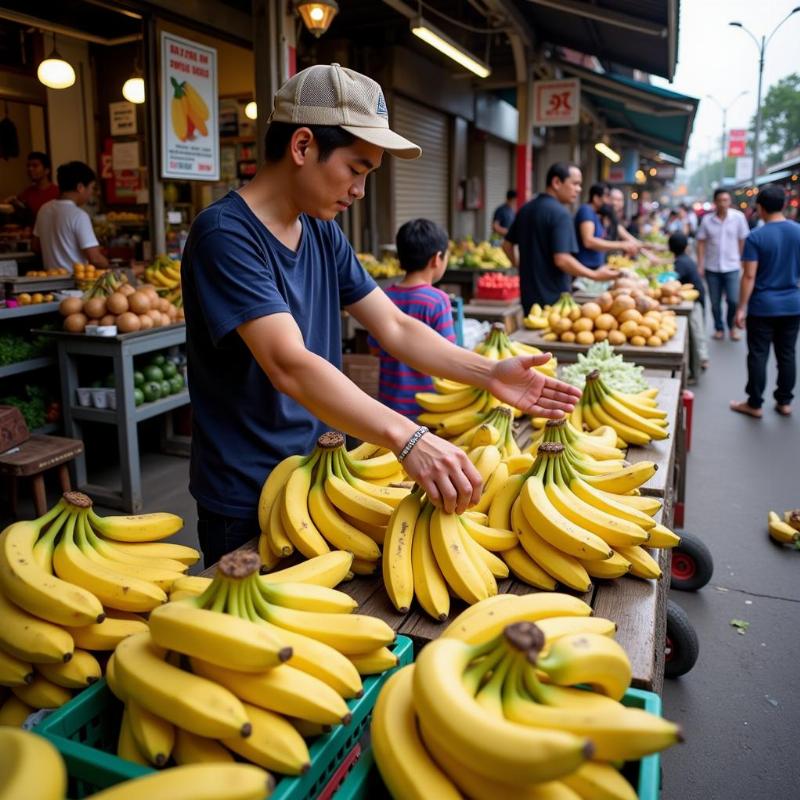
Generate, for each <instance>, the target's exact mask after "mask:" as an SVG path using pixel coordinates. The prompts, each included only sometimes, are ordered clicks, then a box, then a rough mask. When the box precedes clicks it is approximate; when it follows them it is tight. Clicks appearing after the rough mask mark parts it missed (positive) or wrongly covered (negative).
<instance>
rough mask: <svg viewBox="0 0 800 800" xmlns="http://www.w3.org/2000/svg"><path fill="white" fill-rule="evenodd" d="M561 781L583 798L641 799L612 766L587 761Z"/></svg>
mask: <svg viewBox="0 0 800 800" xmlns="http://www.w3.org/2000/svg"><path fill="white" fill-rule="evenodd" d="M561 780H562V781H563V782H564V783H565V784H566V785H567V786H569V787H570V789H573V790H574V791H575V792H577V793H578V794H579V795H580V797H582V798H598V800H637V798H638V797H639V795H638V794H637V793H636V790H635V789H634V788H633V786H631V785H630V784H629V783H628V781H627V780H625V778H624V777H623V776H622V775H621V774H620V772H619V770H618V769H615V768H614V767H612V766H611V765H610V764H601V763H598V762H596V761H587V762H586V763H585V764H581V766H580V767H578V769H576V770H575V772H573V773H572V774H571V775H565V776H564V777H563V778H562V779H561Z"/></svg>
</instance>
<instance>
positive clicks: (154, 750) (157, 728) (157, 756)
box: [125, 699, 175, 767]
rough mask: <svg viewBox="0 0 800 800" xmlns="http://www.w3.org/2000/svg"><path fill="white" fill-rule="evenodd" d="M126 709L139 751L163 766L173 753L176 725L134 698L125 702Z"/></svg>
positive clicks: (155, 763) (156, 764)
mask: <svg viewBox="0 0 800 800" xmlns="http://www.w3.org/2000/svg"><path fill="white" fill-rule="evenodd" d="M125 711H126V713H127V716H128V727H129V729H130V732H131V735H132V736H133V739H134V741H135V742H136V746H137V747H138V749H139V752H140V753H141V754H142V755H143V756H144V758H145V759H146V760H147V761H148V762H149V763H150V764H152V765H153V766H154V767H163V766H164V765H165V764H166V763H167V761H169V759H170V756H171V755H172V748H173V747H174V745H175V727H174V726H173V725H172V724H171V723H170V722H167V720H165V719H162V718H161V717H159V716H157V715H156V714H153V713H152V712H150V711H147V710H146V709H145V708H144V707H143V706H141V705H140V704H139V703H137V702H136V701H135V700H132V699H128V701H127V702H126V703H125Z"/></svg>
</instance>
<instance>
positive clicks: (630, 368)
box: [561, 341, 648, 394]
mask: <svg viewBox="0 0 800 800" xmlns="http://www.w3.org/2000/svg"><path fill="white" fill-rule="evenodd" d="M596 369H597V370H600V376H601V377H602V378H603V382H604V383H605V384H606V385H607V386H608V387H609V388H610V389H614V390H615V391H619V392H627V393H629V394H635V393H636V392H643V391H644V390H645V389H647V388H648V383H647V381H646V380H645V379H644V378H643V377H642V373H643V372H644V367H640V366H637V365H636V364H632V363H631V362H630V361H625V360H624V359H623V358H622V356H621V355H619V354H616V353H615V352H614V348H613V347H612V346H611V345H610V344H609V343H608V342H607V341H605V342H598V343H597V344H593V345H592V346H591V347H590V348H589V351H588V352H587V353H586V355H584V354H583V353H579V354H578V362H577V364H569V365H568V366H566V367H563V368H562V370H561V378H562V380H565V381H566V382H567V383H571V384H572V385H573V386H577V387H579V388H581V389H583V387H584V385H585V384H586V376H587V375H588V374H589V373H590V372H592V371H593V370H596Z"/></svg>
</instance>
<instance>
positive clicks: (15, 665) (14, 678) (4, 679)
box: [0, 649, 41, 702]
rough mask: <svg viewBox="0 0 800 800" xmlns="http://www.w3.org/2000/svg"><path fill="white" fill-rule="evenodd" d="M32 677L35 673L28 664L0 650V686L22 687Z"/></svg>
mask: <svg viewBox="0 0 800 800" xmlns="http://www.w3.org/2000/svg"><path fill="white" fill-rule="evenodd" d="M40 672H41V670H40ZM34 677H35V673H34V671H33V667H32V666H31V665H30V664H28V663H26V662H25V661H22V660H21V659H19V658H15V657H14V656H12V655H11V654H10V653H6V652H5V651H4V650H2V649H0V686H24V685H25V684H26V683H30V682H31V681H32V680H33V679H34ZM0 691H2V690H0ZM0 702H1V701H0Z"/></svg>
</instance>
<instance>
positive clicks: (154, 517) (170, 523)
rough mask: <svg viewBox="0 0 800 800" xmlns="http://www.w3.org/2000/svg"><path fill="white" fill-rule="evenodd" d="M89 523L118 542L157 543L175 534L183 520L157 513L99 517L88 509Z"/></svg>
mask: <svg viewBox="0 0 800 800" xmlns="http://www.w3.org/2000/svg"><path fill="white" fill-rule="evenodd" d="M89 521H90V522H91V525H92V527H93V528H94V529H95V531H98V532H99V533H101V534H102V535H103V536H105V537H106V538H107V539H114V540H115V541H120V542H157V541H159V540H160V539H166V538H167V537H168V536H172V535H173V534H175V533H177V532H178V531H179V530H180V529H181V528H182V527H183V520H182V519H181V518H180V517H179V516H178V515H177V514H169V513H167V512H163V511H161V512H157V513H155V514H137V515H130V516H108V517H100V516H98V515H97V514H96V513H95V511H94V510H93V509H91V508H90V509H89Z"/></svg>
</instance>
